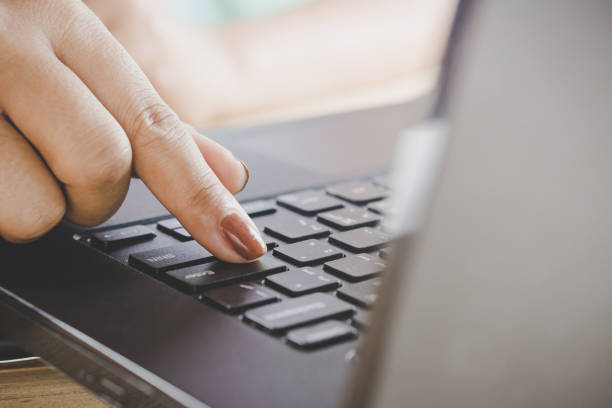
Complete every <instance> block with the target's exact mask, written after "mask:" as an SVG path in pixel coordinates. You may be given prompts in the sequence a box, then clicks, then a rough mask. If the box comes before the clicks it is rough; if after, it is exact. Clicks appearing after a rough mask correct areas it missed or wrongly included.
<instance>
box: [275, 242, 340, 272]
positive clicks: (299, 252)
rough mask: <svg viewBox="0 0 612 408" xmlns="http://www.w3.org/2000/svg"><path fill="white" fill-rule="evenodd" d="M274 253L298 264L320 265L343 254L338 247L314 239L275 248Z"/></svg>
mask: <svg viewBox="0 0 612 408" xmlns="http://www.w3.org/2000/svg"><path fill="white" fill-rule="evenodd" d="M274 255H276V256H278V257H279V258H282V259H284V260H286V261H288V262H291V263H293V264H295V265H297V266H314V265H319V264H322V263H325V262H327V261H332V260H334V259H338V258H341V257H342V256H343V254H342V252H340V251H339V250H338V249H336V248H334V247H332V246H331V245H328V244H326V243H324V242H320V241H317V240H314V239H311V240H308V241H303V242H298V243H295V244H289V245H283V246H281V247H278V248H275V249H274Z"/></svg>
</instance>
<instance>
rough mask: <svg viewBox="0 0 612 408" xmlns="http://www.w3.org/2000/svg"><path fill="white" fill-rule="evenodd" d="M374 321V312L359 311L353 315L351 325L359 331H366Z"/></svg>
mask: <svg viewBox="0 0 612 408" xmlns="http://www.w3.org/2000/svg"><path fill="white" fill-rule="evenodd" d="M371 321H372V312H371V311H370V310H363V309H358V310H357V313H355V314H354V315H353V318H352V319H351V323H352V324H353V325H354V326H355V327H357V328H358V329H362V330H365V329H367V328H368V327H369V326H370V322H371Z"/></svg>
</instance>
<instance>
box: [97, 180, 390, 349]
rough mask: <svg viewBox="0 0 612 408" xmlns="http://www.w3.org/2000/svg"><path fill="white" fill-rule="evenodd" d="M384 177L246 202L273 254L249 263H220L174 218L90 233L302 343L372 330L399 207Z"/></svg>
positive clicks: (136, 262)
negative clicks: (388, 226) (392, 217)
mask: <svg viewBox="0 0 612 408" xmlns="http://www.w3.org/2000/svg"><path fill="white" fill-rule="evenodd" d="M386 183H387V182H386V178H384V177H378V178H375V179H371V180H366V181H356V182H350V183H343V184H338V185H334V186H331V187H329V188H327V189H325V190H308V191H301V192H296V193H291V194H283V195H280V196H278V197H276V199H270V200H258V201H251V202H247V203H243V207H244V209H245V210H246V211H247V213H248V214H249V215H250V216H251V217H252V218H253V221H254V222H255V224H256V225H257V226H258V227H259V229H260V230H261V231H262V235H263V236H264V240H265V242H266V244H267V246H268V249H269V252H268V253H267V254H266V255H265V256H264V257H262V258H261V259H260V260H258V261H256V262H253V263H249V264H229V263H225V262H222V261H218V260H216V259H215V257H214V256H213V255H212V254H211V253H210V252H208V251H207V250H206V249H204V248H203V247H202V246H200V245H199V244H198V243H197V242H196V241H194V240H193V238H192V237H191V236H190V235H189V232H187V230H185V229H184V228H183V227H182V225H181V224H180V223H179V222H178V221H177V220H176V219H175V218H167V219H163V220H160V221H159V222H157V223H154V224H148V225H133V226H129V227H124V228H118V229H112V230H106V231H102V232H96V233H93V234H91V236H89V237H87V238H86V239H85V242H88V243H89V244H90V245H92V246H94V247H96V248H97V249H99V250H101V251H104V252H105V253H107V254H109V255H110V256H112V257H114V258H116V259H118V260H119V261H121V262H123V263H125V264H127V265H129V266H131V267H133V268H135V269H137V270H139V271H141V272H145V273H147V274H148V275H150V276H152V277H153V278H155V279H159V280H161V281H163V282H164V283H166V284H168V285H170V286H172V287H174V288H176V289H177V290H179V291H180V292H182V293H184V294H186V295H189V296H192V297H194V298H195V299H196V300H198V301H201V302H205V303H207V304H209V305H212V306H214V307H215V308H217V309H218V310H219V311H220V312H223V313H228V314H231V315H233V316H235V317H236V318H237V319H240V320H242V321H243V322H244V323H245V324H246V325H248V326H252V327H253V329H255V330H262V331H264V332H267V333H269V334H270V335H271V336H274V337H276V338H278V339H280V340H281V341H283V342H286V343H287V344H289V345H291V346H293V347H296V348H299V349H321V348H322V347H325V346H329V345H332V344H335V343H338V342H342V341H347V340H352V339H355V338H357V337H358V335H359V333H360V332H361V331H363V330H365V329H367V326H368V323H369V321H370V320H371V309H372V308H373V307H374V306H375V304H376V300H377V296H378V295H377V293H378V287H379V286H380V282H381V281H380V275H381V274H383V272H384V269H385V267H386V262H387V259H388V257H389V254H390V248H389V244H390V239H391V237H390V235H389V234H387V233H386V232H385V231H384V230H383V229H382V228H381V226H380V223H381V221H382V219H383V217H384V216H385V215H387V214H390V213H391V212H392V211H394V210H393V208H391V205H390V204H389V201H388V200H387V197H388V195H389V192H390V191H389V189H388V186H387V185H386Z"/></svg>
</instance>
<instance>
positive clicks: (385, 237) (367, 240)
mask: <svg viewBox="0 0 612 408" xmlns="http://www.w3.org/2000/svg"><path fill="white" fill-rule="evenodd" d="M390 240H391V236H390V235H389V234H386V233H384V232H382V231H378V230H375V229H372V228H368V227H366V228H359V229H354V230H351V231H345V232H338V233H335V234H333V235H331V236H330V237H329V242H331V243H332V244H334V245H338V246H340V247H342V248H346V249H348V250H349V251H352V252H370V251H373V250H375V249H378V248H380V247H382V246H385V245H387V244H388V243H389V241H390Z"/></svg>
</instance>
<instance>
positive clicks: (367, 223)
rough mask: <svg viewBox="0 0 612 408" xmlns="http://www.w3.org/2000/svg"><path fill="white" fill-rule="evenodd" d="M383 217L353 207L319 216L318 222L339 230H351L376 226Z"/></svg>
mask: <svg viewBox="0 0 612 408" xmlns="http://www.w3.org/2000/svg"><path fill="white" fill-rule="evenodd" d="M380 220H382V217H381V216H380V215H376V214H374V213H372V212H370V211H366V210H364V209H363V208H359V207H351V208H343V209H341V210H336V211H330V212H325V213H322V214H319V216H318V217H317V221H319V222H322V223H323V224H327V225H331V226H332V227H334V228H338V229H339V230H343V231H346V230H350V229H353V228H359V227H371V226H374V225H376V224H377V223H378V222H379V221H380Z"/></svg>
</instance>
